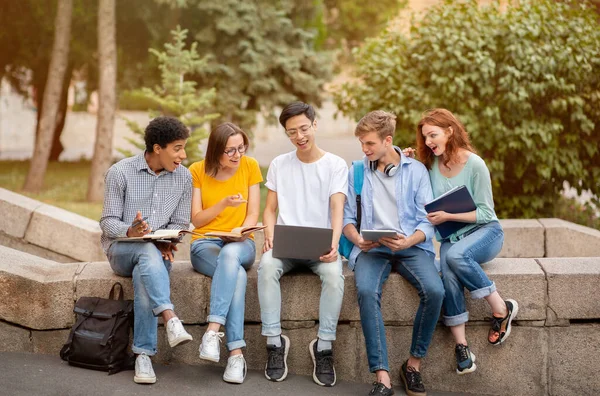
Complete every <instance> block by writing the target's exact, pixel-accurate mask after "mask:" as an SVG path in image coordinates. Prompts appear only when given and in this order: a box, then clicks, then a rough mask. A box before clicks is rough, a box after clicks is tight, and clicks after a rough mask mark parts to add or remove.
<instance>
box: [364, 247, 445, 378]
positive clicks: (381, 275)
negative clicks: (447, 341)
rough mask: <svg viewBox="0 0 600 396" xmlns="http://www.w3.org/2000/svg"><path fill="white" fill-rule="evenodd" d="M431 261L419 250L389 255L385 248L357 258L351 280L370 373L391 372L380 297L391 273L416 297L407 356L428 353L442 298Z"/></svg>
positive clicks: (365, 253)
mask: <svg viewBox="0 0 600 396" xmlns="http://www.w3.org/2000/svg"><path fill="white" fill-rule="evenodd" d="M433 260H434V256H433V253H431V252H427V251H425V250H423V249H420V248H418V247H411V248H408V249H404V250H400V251H397V252H392V251H391V250H390V249H389V248H387V247H385V246H379V247H377V248H374V249H371V250H369V251H368V252H361V253H360V254H359V255H358V257H357V258H356V266H355V267H354V279H355V282H356V292H357V294H358V307H359V310H360V323H361V326H362V330H363V335H364V337H365V344H366V347H367V359H368V361H369V370H370V371H371V372H375V371H377V370H386V371H389V370H390V369H389V363H388V353H387V343H386V338H385V328H384V323H383V316H382V314H381V295H382V290H383V284H384V283H385V281H386V280H387V279H388V277H389V275H390V272H391V270H392V269H393V270H394V271H396V272H398V273H400V275H402V277H404V278H405V279H406V280H407V281H408V282H410V284H411V285H413V286H414V287H415V288H416V289H417V292H418V293H419V298H420V304H419V308H418V309H417V313H416V315H415V320H414V323H413V333H412V343H411V346H410V354H411V355H412V356H414V357H417V358H422V357H424V356H425V354H426V353H427V349H428V348H429V344H430V343H431V338H432V337H433V332H434V330H435V326H436V324H437V321H438V318H439V316H440V311H441V307H442V300H443V298H444V287H443V285H442V280H441V279H440V276H439V273H438V272H437V270H436V268H435V265H434V262H433Z"/></svg>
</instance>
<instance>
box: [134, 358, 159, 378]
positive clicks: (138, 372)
mask: <svg viewBox="0 0 600 396" xmlns="http://www.w3.org/2000/svg"><path fill="white" fill-rule="evenodd" d="M133 382H135V383H136V384H153V383H155V382H156V374H154V369H153V368H152V361H151V360H150V357H149V356H148V355H146V354H145V353H141V354H139V355H138V357H137V358H136V359H135V375H134V377H133Z"/></svg>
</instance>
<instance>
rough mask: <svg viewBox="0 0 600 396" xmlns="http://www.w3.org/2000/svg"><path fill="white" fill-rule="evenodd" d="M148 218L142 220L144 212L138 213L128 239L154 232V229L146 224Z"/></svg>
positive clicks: (128, 231)
mask: <svg viewBox="0 0 600 396" xmlns="http://www.w3.org/2000/svg"><path fill="white" fill-rule="evenodd" d="M146 220H148V216H146V217H144V218H142V212H140V211H138V212H137V215H136V216H135V219H133V223H132V224H131V225H130V226H129V229H127V236H128V237H141V236H144V235H147V234H149V233H150V232H152V228H150V226H149V225H148V223H146Z"/></svg>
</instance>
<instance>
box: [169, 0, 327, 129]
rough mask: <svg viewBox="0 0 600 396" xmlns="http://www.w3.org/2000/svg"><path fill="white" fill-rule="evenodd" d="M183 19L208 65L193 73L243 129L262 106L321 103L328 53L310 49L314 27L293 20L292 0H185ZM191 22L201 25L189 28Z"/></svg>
mask: <svg viewBox="0 0 600 396" xmlns="http://www.w3.org/2000/svg"><path fill="white" fill-rule="evenodd" d="M172 1H175V0H172ZM182 2H183V3H186V4H187V7H188V8H187V9H186V10H185V11H184V12H182V19H181V20H182V25H183V26H184V27H190V31H191V32H193V33H194V37H195V39H196V40H197V41H198V51H199V52H200V53H201V54H206V55H207V65H206V67H205V68H204V69H203V70H202V72H201V73H200V74H199V76H198V77H197V81H198V83H199V84H200V85H201V86H206V87H215V88H216V90H217V93H218V94H217V97H216V99H215V109H216V111H218V112H219V113H221V117H220V118H219V119H218V120H217V121H215V123H216V122H222V121H231V122H234V123H236V124H238V125H240V126H241V127H242V128H243V129H245V130H246V131H249V130H250V128H251V127H252V126H254V124H255V121H256V115H257V114H258V113H259V112H263V114H265V115H266V116H268V117H271V119H273V114H272V111H273V108H275V107H277V106H282V105H285V104H287V103H289V102H290V101H293V100H304V101H306V102H311V103H313V104H316V105H320V104H321V92H322V89H323V84H324V83H325V82H326V80H327V79H328V78H329V76H330V71H331V67H330V63H331V61H330V60H331V58H330V57H329V54H327V53H319V52H316V51H315V49H314V40H315V33H314V32H310V31H307V30H304V29H302V28H301V27H298V26H295V25H294V23H293V21H292V19H291V17H290V15H291V14H292V11H293V10H294V9H296V8H295V2H293V1H292V0H283V1H278V2H273V1H269V0H250V1H243V2H240V1H237V0H223V1H219V2H214V1H205V0H188V1H187V2H186V1H181V0H179V1H178V2H177V3H178V5H181V3H182ZM191 26H201V27H202V28H201V29H199V30H195V31H193V30H191V29H192V28H191Z"/></svg>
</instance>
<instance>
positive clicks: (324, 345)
mask: <svg viewBox="0 0 600 396" xmlns="http://www.w3.org/2000/svg"><path fill="white" fill-rule="evenodd" d="M331 347H332V345H331V341H327V340H322V339H320V338H319V341H317V352H322V351H325V350H328V349H331Z"/></svg>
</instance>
